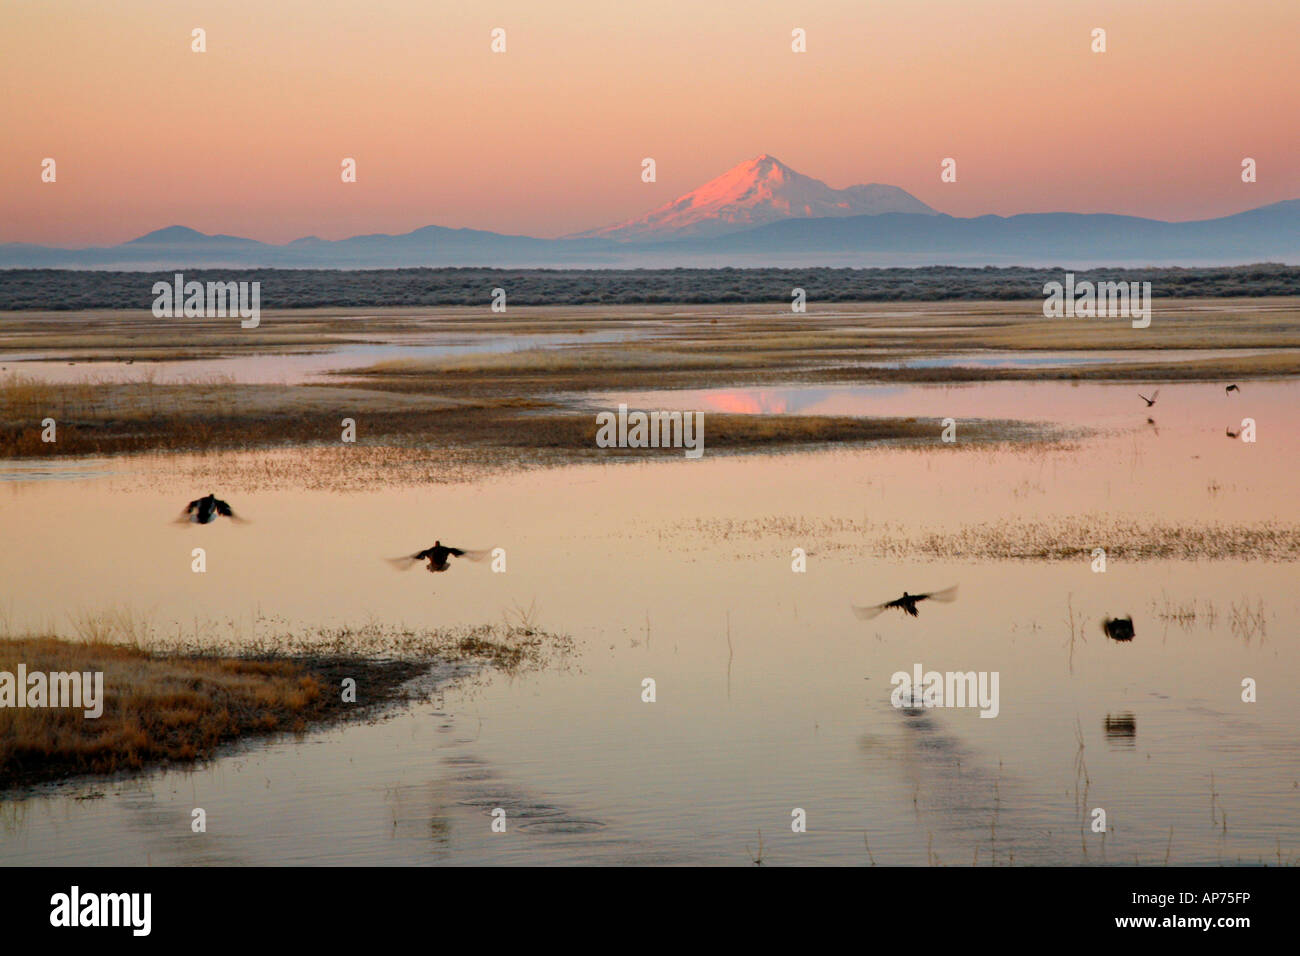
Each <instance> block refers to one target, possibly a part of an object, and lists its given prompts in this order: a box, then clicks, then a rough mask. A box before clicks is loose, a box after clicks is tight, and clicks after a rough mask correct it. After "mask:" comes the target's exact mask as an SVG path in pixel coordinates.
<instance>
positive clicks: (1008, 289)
mask: <svg viewBox="0 0 1300 956" xmlns="http://www.w3.org/2000/svg"><path fill="white" fill-rule="evenodd" d="M1064 272H1065V270H1063V269H1040V268H1021V267H1016V268H998V267H993V266H988V267H985V268H976V269H971V268H957V267H952V266H929V267H925V268H915V269H903V268H896V269H813V268H798V269H480V268H454V269H375V270H355V271H354V270H337V269H193V270H185V271H184V275H185V280H186V281H187V282H188V281H193V280H198V281H200V282H204V283H207V282H229V281H240V282H245V281H246V282H260V283H261V307H262V308H263V309H276V308H289V309H294V308H312V307H319V306H359V307H374V306H420V305H487V304H488V303H490V301H491V298H492V290H493V289H494V288H503V289H505V290H506V294H507V299H508V303H509V304H510V305H647V304H650V305H652V304H655V303H684V304H725V303H740V302H789V301H790V297H791V290H792V289H795V288H801V289H803V290H804V291H805V292H806V293H807V297H808V301H809V302H810V303H818V302H878V301H896V302H903V301H914V302H915V301H921V302H924V301H940V300H989V299H994V300H1009V299H1038V298H1042V296H1043V284H1044V283H1046V282H1060V281H1062V277H1063V275H1064ZM174 275H175V273H174V271H169V272H100V271H89V270H68V269H4V270H0V310H32V309H51V310H73V309H148V308H150V307H151V306H152V305H153V301H154V295H153V292H152V289H153V285H154V283H155V282H158V281H163V282H168V283H170V282H172V281H173V277H174ZM1075 280H1076V282H1080V281H1084V280H1088V281H1092V282H1150V283H1151V294H1152V296H1153V297H1156V298H1162V297H1163V298H1196V297H1207V298H1218V297H1232V296H1275V295H1300V266H1286V265H1278V264H1274V263H1264V264H1260V265H1249V266H1230V267H1205V268H1145V269H1118V268H1102V269H1088V270H1075Z"/></svg>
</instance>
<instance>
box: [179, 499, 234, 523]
mask: <svg viewBox="0 0 1300 956" xmlns="http://www.w3.org/2000/svg"><path fill="white" fill-rule="evenodd" d="M219 515H220V516H223V517H226V518H231V519H233V520H235V521H241V520H243V519H241V518H239V517H238V516H237V515H236V514H235V513H234V512H233V511H232V510H230V505H228V504H226V503H225V502H224V501H222V500H221V499H220V498H218V497H217V496H216V495H213V494H208V495H205V496H204V497H202V498H195V499H194V500H193V501H191V502H190V503H189V504H188V505H186V506H185V511H184V512H183V513H182V514H181V517H180V520H181V521H182V522H185V521H191V522H193V523H194V524H211V523H212V522H214V521H216V520H217V517H218V516H219Z"/></svg>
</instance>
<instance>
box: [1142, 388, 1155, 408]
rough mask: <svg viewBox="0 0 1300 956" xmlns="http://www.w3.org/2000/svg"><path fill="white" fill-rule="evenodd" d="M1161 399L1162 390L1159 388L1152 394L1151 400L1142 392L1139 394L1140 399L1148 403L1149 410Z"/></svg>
mask: <svg viewBox="0 0 1300 956" xmlns="http://www.w3.org/2000/svg"><path fill="white" fill-rule="evenodd" d="M1159 397H1160V389H1158V388H1157V389H1156V390H1155V391H1154V392H1152V393H1151V397H1150V398H1147V397H1146V396H1145V395H1143V394H1142V393H1141V392H1138V398H1140V399H1142V401H1144V402H1146V403H1147V408H1150V407H1151V406H1152V405H1154V404H1155V403H1156V399H1157V398H1159Z"/></svg>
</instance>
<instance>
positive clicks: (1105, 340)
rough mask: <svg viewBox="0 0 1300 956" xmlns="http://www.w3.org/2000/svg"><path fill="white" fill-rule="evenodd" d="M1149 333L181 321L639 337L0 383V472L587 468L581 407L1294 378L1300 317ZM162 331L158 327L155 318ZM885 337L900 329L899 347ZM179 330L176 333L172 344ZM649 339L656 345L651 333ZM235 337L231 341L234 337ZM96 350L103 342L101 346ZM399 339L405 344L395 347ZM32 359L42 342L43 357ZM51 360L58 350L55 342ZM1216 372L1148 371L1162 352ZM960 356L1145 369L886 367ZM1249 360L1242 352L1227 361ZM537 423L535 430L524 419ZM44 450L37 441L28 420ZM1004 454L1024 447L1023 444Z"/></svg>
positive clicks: (803, 440) (759, 439)
mask: <svg viewBox="0 0 1300 956" xmlns="http://www.w3.org/2000/svg"><path fill="white" fill-rule="evenodd" d="M1157 309H1158V311H1157V313H1156V315H1155V317H1154V319H1153V322H1152V326H1151V328H1148V329H1132V328H1131V327H1130V325H1129V324H1128V323H1127V322H1124V321H1119V320H1091V319H1082V320H1046V319H1044V318H1043V317H1042V315H1041V301H1038V302H1019V303H1016V302H1003V303H905V304H897V303H888V304H871V303H855V304H852V305H845V306H836V307H815V308H813V309H812V310H811V311H809V312H808V313H805V314H799V315H795V314H791V313H789V312H788V311H787V312H782V311H781V310H780V309H779V308H777V307H775V306H744V307H741V306H732V307H724V306H707V307H690V306H679V305H674V306H666V307H636V308H601V307H590V308H520V309H512V311H511V313H510V316H509V317H508V318H507V317H505V316H501V315H493V314H491V313H487V312H485V311H484V310H481V309H417V310H410V311H407V310H392V309H389V310H346V309H334V310H330V309H325V310H303V311H301V312H292V313H283V314H277V315H274V316H268V317H265V321H266V322H267V329H268V330H269V333H270V334H267V335H263V334H262V333H263V330H260V329H259V330H258V334H257V335H250V336H240V335H238V334H237V333H238V332H239V330H238V329H235V330H233V331H232V330H231V329H229V328H227V327H225V326H224V325H220V324H213V323H211V322H210V321H207V320H194V321H184V322H181V323H179V326H178V327H179V330H180V331H183V332H184V334H185V335H186V336H187V337H188V339H189V341H190V343H191V344H190V345H189V346H188V347H189V348H192V349H205V348H212V349H224V348H228V347H229V345H230V343H231V341H238V342H239V343H242V345H241V348H242V349H243V350H245V351H248V350H261V351H264V352H265V351H271V352H273V351H275V350H277V349H282V348H284V342H285V337H295V336H296V337H298V338H299V339H301V340H303V341H307V340H313V337H319V338H320V341H321V343H324V342H340V341H345V340H346V341H358V340H361V336H362V335H364V336H372V337H374V338H375V339H377V340H386V341H391V340H392V339H391V338H390V339H384V336H396V335H401V336H410V335H417V334H421V333H429V332H439V333H444V332H455V333H457V334H458V335H461V336H463V335H465V334H466V333H470V332H488V333H493V334H516V333H526V332H537V331H549V332H556V331H564V332H566V333H569V334H574V333H581V332H584V331H592V332H595V331H606V330H609V329H618V330H633V331H641V332H644V333H647V336H646V337H642V338H639V339H634V340H630V341H627V342H623V343H621V344H619V345H617V346H611V345H609V344H607V343H593V344H591V345H581V344H579V345H572V346H566V347H564V348H559V349H528V350H522V351H518V352H504V353H499V352H494V353H484V354H475V355H461V356H454V357H449V358H444V359H436V360H419V361H403V360H397V361H390V362H384V363H380V364H378V365H373V366H370V367H369V368H367V369H365V370H362V372H360V373H350V374H349V375H348V376H340V377H339V378H338V379H337V380H333V381H331V383H330V384H316V383H313V384H305V385H294V386H290V385H279V386H276V385H237V384H235V383H233V382H231V381H229V380H224V381H223V380H213V381H210V382H203V383H194V384H186V385H174V384H168V383H164V382H162V381H160V380H158V379H157V377H156V376H153V377H150V376H149V373H148V370H147V369H146V370H144V371H143V373H142V374H144V375H145V379H144V380H143V381H140V382H134V383H131V384H120V383H119V384H111V383H108V382H105V381H103V380H96V379H94V378H93V377H92V378H87V379H85V380H83V381H80V382H77V383H71V384H66V385H47V384H43V383H41V382H38V381H35V380H34V379H32V378H30V377H27V376H23V375H21V374H17V373H14V374H9V375H5V374H4V373H0V458H6V457H51V456H63V455H107V454H118V453H130V452H144V451H170V452H184V451H216V450H234V449H268V448H276V447H303V446H313V445H329V444H336V443H338V442H339V437H340V436H339V432H340V420H341V419H342V418H344V417H352V418H354V419H356V420H357V422H358V445H369V446H376V445H390V446H398V447H400V446H403V445H410V444H415V443H420V444H423V445H425V446H430V445H436V446H439V447H442V448H448V447H451V448H456V449H471V450H473V451H475V452H476V453H479V452H481V453H482V454H483V456H484V457H485V458H487V459H491V460H492V462H491V463H492V464H493V465H495V464H496V463H499V462H501V461H505V460H507V459H509V458H510V457H512V456H514V457H520V458H523V459H527V460H528V461H530V462H532V463H537V464H546V465H549V464H554V463H555V462H557V461H564V460H581V459H584V458H586V457H588V456H589V455H590V453H591V452H592V451H593V449H592V441H591V438H592V435H593V434H594V426H591V427H588V425H587V424H586V423H587V422H589V421H590V420H591V419H590V417H589V416H587V414H586V413H583V412H579V411H577V410H568V409H564V407H563V406H564V404H565V403H566V402H568V401H570V400H571V399H572V398H574V397H577V399H578V400H579V401H580V400H581V397H582V396H584V395H588V394H592V393H615V394H616V393H618V392H620V391H640V390H645V389H672V388H683V389H684V388H698V387H703V386H707V387H712V388H718V387H728V386H737V387H744V386H759V385H779V384H789V383H821V382H841V383H867V382H881V381H903V382H975V381H991V380H1033V381H1039V380H1044V379H1060V380H1112V381H1118V380H1125V381H1141V382H1157V381H1179V380H1186V381H1195V380H1218V379H1227V378H1231V379H1234V380H1244V379H1250V378H1257V377H1275V378H1276V377H1289V376H1295V375H1300V308H1297V307H1296V306H1295V304H1294V303H1292V302H1290V301H1289V300H1267V299H1262V300H1241V301H1238V300H1233V301H1231V302H1227V303H1225V302H1224V301H1217V302H1215V301H1210V302H1205V301H1198V300H1189V301H1183V302H1178V301H1166V300H1161V301H1159V302H1158V303H1157ZM159 321H160V320H155V319H153V318H152V316H149V315H148V314H147V313H143V314H135V313H128V314H122V313H90V314H71V315H69V314H62V315H59V316H49V315H44V316H42V315H39V314H25V315H20V316H14V317H13V327H12V328H9V327H7V328H6V329H5V331H4V333H0V348H6V347H20V348H26V349H31V348H34V347H36V346H37V345H38V344H39V343H40V342H41V341H42V339H41V337H42V336H47V337H48V336H54V335H61V336H64V337H69V336H71V337H73V338H75V339H76V340H77V341H78V342H79V343H82V344H85V343H90V342H94V343H96V345H97V346H101V345H102V346H104V349H103V351H104V353H105V354H106V355H107V354H110V353H114V352H117V353H120V354H121V355H123V356H125V355H130V354H137V353H140V352H141V350H147V349H154V350H155V351H156V350H157V349H158V347H159V346H158V340H157V338H156V337H155V333H157V332H158V331H159ZM168 321H170V320H168ZM900 330H901V331H900ZM173 331H177V330H173ZM649 333H653V334H649ZM232 336H234V338H233V339H232V338H231V337H232ZM101 339H102V341H101ZM402 340H403V341H407V340H411V339H406V338H404V339H402ZM46 344H49V342H48V341H47V342H46ZM64 344H67V343H66V342H65V343H64ZM1225 347H1232V348H1233V349H1235V350H1236V351H1235V352H1233V353H1232V354H1227V355H1214V356H1209V355H1207V356H1205V357H1196V356H1194V355H1193V356H1192V357H1191V360H1190V361H1183V360H1182V358H1184V357H1183V356H1180V357H1179V360H1177V361H1162V358H1161V356H1162V353H1164V352H1166V351H1167V350H1169V349H1179V350H1187V349H1192V350H1195V349H1216V350H1218V349H1223V348H1225ZM969 349H998V350H1007V351H1019V350H1051V349H1071V350H1092V351H1095V352H1097V353H1099V354H1103V355H1104V354H1105V353H1106V352H1107V351H1110V350H1113V349H1141V350H1144V351H1149V352H1150V353H1151V361H1149V362H1146V361H1144V362H1141V363H1134V364H1128V363H1105V362H1102V363H1095V364H1088V365H1083V366H1068V367H1060V368H1054V369H1047V368H1042V367H1025V368H944V367H929V368H896V367H894V368H891V367H886V366H885V365H882V364H881V363H882V362H886V361H888V362H896V361H898V360H902V359H905V358H911V357H916V356H921V355H925V356H934V355H939V354H951V353H953V352H954V351H962V350H969ZM1248 349H1254V350H1264V354H1259V355H1250V354H1242V352H1243V351H1244V350H1248ZM533 413H537V414H533ZM47 417H50V418H54V419H55V420H56V421H57V423H58V442H57V443H56V444H47V443H45V442H43V441H41V424H40V423H41V421H42V420H43V419H45V418H47ZM928 427H929V426H928V424H922V425H916V426H914V425H911V424H909V423H908V422H907V421H906V420H893V421H876V422H872V421H870V420H866V419H831V418H815V417H812V416H807V417H796V416H781V417H771V418H763V417H746V418H745V419H744V420H742V419H741V418H739V417H737V418H727V417H723V416H710V418H709V426H708V429H707V430H708V433H709V434H708V445H709V447H711V448H716V449H719V450H725V449H727V448H737V449H751V450H752V449H756V448H760V447H769V448H773V449H777V448H781V447H792V446H795V445H809V444H819V443H828V442H870V441H876V440H897V439H902V440H912V439H915V440H924V438H925V433H924V432H925V429H926V428H928ZM998 427H1000V428H1001V437H1007V438H1026V437H1028V438H1032V437H1037V436H1036V433H1034V432H1031V431H1027V430H1025V429H1024V428H1020V429H1019V430H1014V429H1011V428H1010V426H1007V425H1005V423H1004V424H1003V425H1002V426H998Z"/></svg>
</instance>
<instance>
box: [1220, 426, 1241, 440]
mask: <svg viewBox="0 0 1300 956" xmlns="http://www.w3.org/2000/svg"><path fill="white" fill-rule="evenodd" d="M1223 431H1224V434H1226V435H1227V436H1228V437H1229V438H1239V437H1240V436H1241V432H1234V431H1233V430H1232V429H1231V428H1225V429H1224V430H1223Z"/></svg>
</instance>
